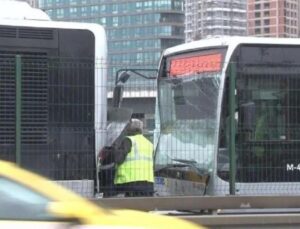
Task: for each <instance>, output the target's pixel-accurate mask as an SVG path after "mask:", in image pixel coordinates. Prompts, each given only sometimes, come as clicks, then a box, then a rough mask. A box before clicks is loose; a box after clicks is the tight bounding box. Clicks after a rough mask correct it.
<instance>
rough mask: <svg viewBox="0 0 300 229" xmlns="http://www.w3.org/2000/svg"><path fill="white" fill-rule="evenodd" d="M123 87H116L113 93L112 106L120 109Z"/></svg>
mask: <svg viewBox="0 0 300 229" xmlns="http://www.w3.org/2000/svg"><path fill="white" fill-rule="evenodd" d="M123 90H124V86H123V85H116V86H115V88H114V91H113V98H112V106H113V107H120V106H121V102H122V99H123Z"/></svg>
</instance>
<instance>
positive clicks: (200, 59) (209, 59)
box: [170, 53, 222, 77]
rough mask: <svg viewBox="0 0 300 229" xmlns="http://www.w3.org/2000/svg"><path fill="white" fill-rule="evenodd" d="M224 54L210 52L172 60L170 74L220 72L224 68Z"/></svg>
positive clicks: (172, 75)
mask: <svg viewBox="0 0 300 229" xmlns="http://www.w3.org/2000/svg"><path fill="white" fill-rule="evenodd" d="M221 61H222V54H220V53H218V54H209V55H201V56H193V57H185V58H179V59H173V60H171V64H170V76H171V77H174V76H177V77H178V76H185V75H192V74H197V73H203V72H218V71H221V68H222V63H221Z"/></svg>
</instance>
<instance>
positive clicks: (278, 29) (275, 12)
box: [248, 0, 300, 37]
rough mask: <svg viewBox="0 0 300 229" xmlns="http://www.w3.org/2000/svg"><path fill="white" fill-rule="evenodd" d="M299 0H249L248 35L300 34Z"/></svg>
mask: <svg viewBox="0 0 300 229" xmlns="http://www.w3.org/2000/svg"><path fill="white" fill-rule="evenodd" d="M299 4H300V3H299V1H298V0H285V1H282V0H248V35H251V36H262V37H298V36H299V7H300V6H299Z"/></svg>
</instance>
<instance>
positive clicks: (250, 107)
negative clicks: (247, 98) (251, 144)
mask: <svg viewBox="0 0 300 229" xmlns="http://www.w3.org/2000/svg"><path fill="white" fill-rule="evenodd" d="M240 112H241V115H240V117H241V123H242V129H243V130H246V131H254V130H255V123H256V110H255V103H254V102H248V103H244V104H242V105H241V106H240Z"/></svg>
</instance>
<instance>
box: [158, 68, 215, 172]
mask: <svg viewBox="0 0 300 229" xmlns="http://www.w3.org/2000/svg"><path fill="white" fill-rule="evenodd" d="M219 84H220V73H200V74H193V75H191V76H189V77H184V78H180V79H178V78H173V79H170V78H165V79H161V81H160V84H159V101H160V102H159V111H160V120H161V122H160V126H161V133H160V138H159V144H158V146H157V150H156V158H155V160H156V168H158V167H163V166H167V165H170V164H178V163H183V161H184V162H185V163H187V162H188V163H189V162H191V163H196V164H197V167H199V168H202V169H208V170H210V169H211V167H212V159H213V151H214V147H215V144H214V143H215V141H216V139H215V138H216V136H217V135H216V133H217V128H216V127H217V101H218V95H219V90H220V86H219Z"/></svg>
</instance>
